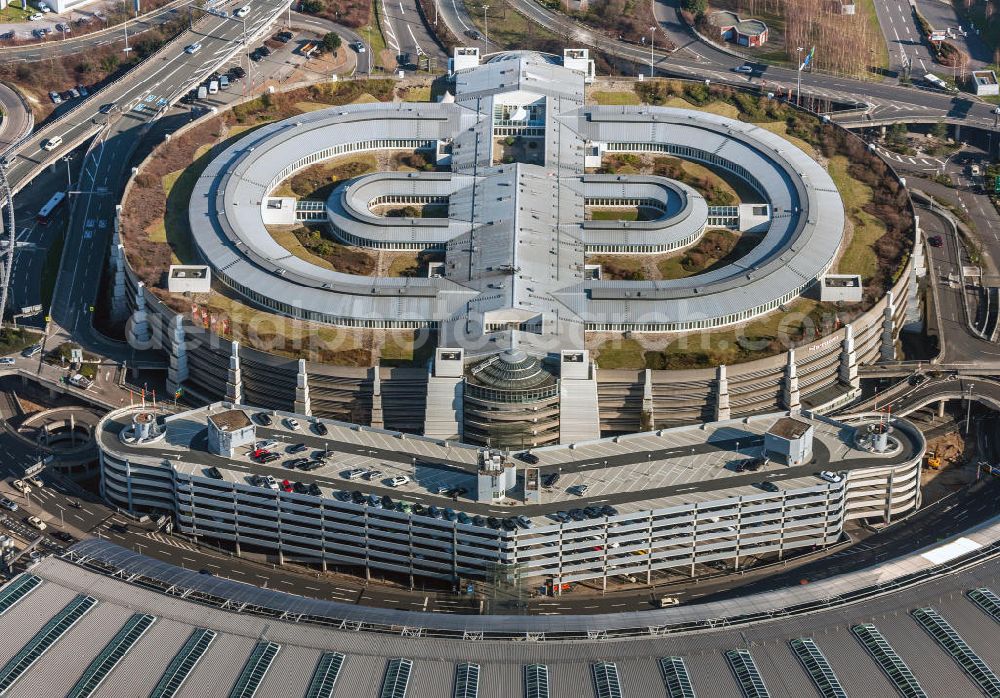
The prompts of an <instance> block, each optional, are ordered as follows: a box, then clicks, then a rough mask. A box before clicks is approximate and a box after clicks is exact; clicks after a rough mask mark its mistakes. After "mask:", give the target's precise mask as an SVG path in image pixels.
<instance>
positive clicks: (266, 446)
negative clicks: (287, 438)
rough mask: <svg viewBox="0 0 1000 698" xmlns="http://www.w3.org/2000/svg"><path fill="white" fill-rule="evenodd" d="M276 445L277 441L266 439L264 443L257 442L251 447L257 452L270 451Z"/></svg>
mask: <svg viewBox="0 0 1000 698" xmlns="http://www.w3.org/2000/svg"><path fill="white" fill-rule="evenodd" d="M277 445H278V442H277V441H274V440H273V439H267V440H266V441H258V442H257V443H255V444H254V446H253V447H254V448H256V449H257V450H258V451H270V450H271V449H272V448H275V447H276V446H277Z"/></svg>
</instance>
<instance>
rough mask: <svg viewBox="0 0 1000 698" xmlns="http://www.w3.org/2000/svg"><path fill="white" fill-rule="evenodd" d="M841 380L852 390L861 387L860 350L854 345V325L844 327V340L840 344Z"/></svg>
mask: <svg viewBox="0 0 1000 698" xmlns="http://www.w3.org/2000/svg"><path fill="white" fill-rule="evenodd" d="M839 378H840V382H841V383H843V384H844V385H847V386H849V387H850V388H851V390H857V389H858V388H860V387H861V379H860V378H859V377H858V352H857V351H856V350H855V347H854V327H853V326H852V325H847V326H846V327H845V328H844V341H843V342H841V345H840V372H839Z"/></svg>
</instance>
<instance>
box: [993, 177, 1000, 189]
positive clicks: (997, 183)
mask: <svg viewBox="0 0 1000 698" xmlns="http://www.w3.org/2000/svg"><path fill="white" fill-rule="evenodd" d="M993 191H995V192H1000V175H997V176H995V177H994V178H993Z"/></svg>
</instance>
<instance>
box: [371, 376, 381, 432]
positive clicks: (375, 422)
mask: <svg viewBox="0 0 1000 698" xmlns="http://www.w3.org/2000/svg"><path fill="white" fill-rule="evenodd" d="M371 372H372V418H371V422H370V426H372V427H375V428H376V429H382V428H384V427H385V421H384V420H383V419H382V379H381V377H380V376H379V367H378V364H376V365H375V366H374V367H372V369H371Z"/></svg>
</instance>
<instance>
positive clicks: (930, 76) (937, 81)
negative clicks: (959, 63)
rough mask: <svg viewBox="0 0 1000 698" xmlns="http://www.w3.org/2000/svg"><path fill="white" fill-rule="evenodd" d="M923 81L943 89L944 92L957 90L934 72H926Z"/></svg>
mask: <svg viewBox="0 0 1000 698" xmlns="http://www.w3.org/2000/svg"><path fill="white" fill-rule="evenodd" d="M924 82H926V83H927V84H928V85H930V86H931V87H936V88H937V89H939V90H944V91H945V92H958V90H957V89H955V88H954V87H952V86H951V85H949V84H948V83H946V82H945V81H944V80H942V79H941V78H939V77H938V76H937V75H935V74H934V73H927V74H926V75H925V76H924Z"/></svg>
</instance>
